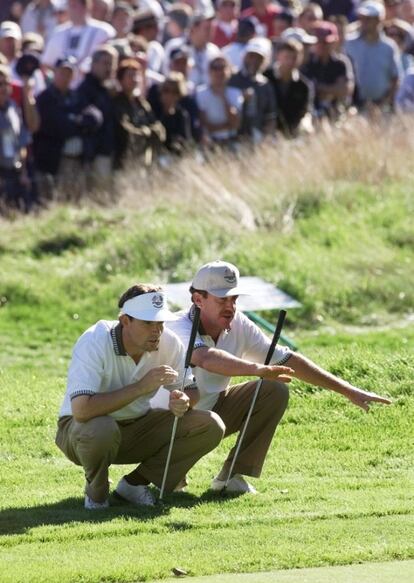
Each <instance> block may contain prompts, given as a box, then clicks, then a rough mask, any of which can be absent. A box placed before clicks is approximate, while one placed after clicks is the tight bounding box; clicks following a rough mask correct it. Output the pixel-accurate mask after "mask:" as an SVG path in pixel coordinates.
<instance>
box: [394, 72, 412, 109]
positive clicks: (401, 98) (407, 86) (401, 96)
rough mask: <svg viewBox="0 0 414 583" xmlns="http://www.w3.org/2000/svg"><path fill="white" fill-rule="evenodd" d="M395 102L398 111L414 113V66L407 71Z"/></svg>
mask: <svg viewBox="0 0 414 583" xmlns="http://www.w3.org/2000/svg"><path fill="white" fill-rule="evenodd" d="M395 103H396V106H397V109H398V111H400V112H403V113H411V114H412V113H414V67H412V68H411V69H408V71H407V72H406V74H405V76H404V79H403V81H402V83H401V86H400V88H399V90H398V92H397V95H396V99H395Z"/></svg>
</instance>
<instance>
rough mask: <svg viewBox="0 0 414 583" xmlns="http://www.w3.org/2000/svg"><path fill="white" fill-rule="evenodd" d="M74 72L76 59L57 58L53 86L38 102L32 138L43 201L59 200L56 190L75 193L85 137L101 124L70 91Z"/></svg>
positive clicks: (38, 184)
mask: <svg viewBox="0 0 414 583" xmlns="http://www.w3.org/2000/svg"><path fill="white" fill-rule="evenodd" d="M75 70H76V61H75V60H74V58H73V57H68V58H66V59H58V61H57V62H56V65H55V67H54V74H53V81H52V83H51V85H50V86H49V87H48V88H47V89H45V91H43V92H42V93H41V94H40V95H39V97H38V99H37V109H38V111H39V115H40V126H39V129H38V131H37V132H36V133H35V134H34V135H33V156H34V162H35V167H36V175H35V178H36V184H37V188H38V192H39V196H40V198H41V200H42V201H43V202H47V201H48V200H51V199H53V198H56V196H57V188H59V189H60V190H61V192H62V194H65V195H68V193H70V192H71V191H72V193H73V190H74V189H73V185H74V180H76V179H77V177H79V176H80V175H81V173H82V164H81V157H82V154H83V146H82V144H83V136H84V135H86V134H88V133H93V132H96V131H97V129H98V128H99V125H100V118H98V119H96V115H93V113H94V112H92V111H91V108H89V109H88V108H86V109H85V110H84V111H81V107H80V103H79V100H78V98H77V93H76V92H75V91H74V90H73V89H71V88H70V85H71V82H72V78H73V75H74V73H75ZM67 177H69V187H68V184H67V183H66V178H67Z"/></svg>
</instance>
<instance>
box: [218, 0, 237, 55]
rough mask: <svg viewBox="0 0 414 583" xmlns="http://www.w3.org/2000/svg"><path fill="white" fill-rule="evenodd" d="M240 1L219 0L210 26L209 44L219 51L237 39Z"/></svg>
mask: <svg viewBox="0 0 414 583" xmlns="http://www.w3.org/2000/svg"><path fill="white" fill-rule="evenodd" d="M239 14H240V0H219V1H218V2H217V12H216V17H215V18H214V20H213V22H212V24H211V42H213V43H214V44H215V45H217V46H218V47H219V48H220V49H222V48H223V47H225V46H226V45H228V44H230V43H232V42H234V41H235V40H236V37H237V27H238V22H239V21H238V17H239Z"/></svg>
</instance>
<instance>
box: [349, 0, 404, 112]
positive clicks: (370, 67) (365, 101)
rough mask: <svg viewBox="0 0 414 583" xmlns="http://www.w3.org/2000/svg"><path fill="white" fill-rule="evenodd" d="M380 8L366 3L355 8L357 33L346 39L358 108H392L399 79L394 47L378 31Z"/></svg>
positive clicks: (392, 43) (377, 5) (399, 71)
mask: <svg viewBox="0 0 414 583" xmlns="http://www.w3.org/2000/svg"><path fill="white" fill-rule="evenodd" d="M384 16H385V10H384V5H383V4H382V3H380V2H375V1H372V0H367V1H366V2H363V3H362V4H361V5H360V6H359V8H358V20H359V24H360V29H359V32H358V33H357V34H356V36H355V37H353V38H349V39H348V40H347V42H346V45H345V49H346V53H347V54H348V56H349V57H350V58H351V60H352V63H353V66H354V69H355V78H356V84H357V89H358V95H359V103H358V105H359V106H360V107H369V106H370V104H374V105H376V106H379V107H381V108H385V109H389V108H392V106H393V103H394V99H395V94H396V91H397V88H398V82H399V77H400V76H401V64H400V59H399V52H398V47H397V46H396V44H395V43H394V41H392V40H391V39H389V38H387V37H386V36H385V34H384V32H383V30H382V26H383V21H384Z"/></svg>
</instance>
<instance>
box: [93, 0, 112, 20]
mask: <svg viewBox="0 0 414 583" xmlns="http://www.w3.org/2000/svg"><path fill="white" fill-rule="evenodd" d="M113 9H114V0H92V9H91V16H92V18H94V19H95V20H100V21H101V22H109V21H110V20H111V17H112V11H113Z"/></svg>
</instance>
